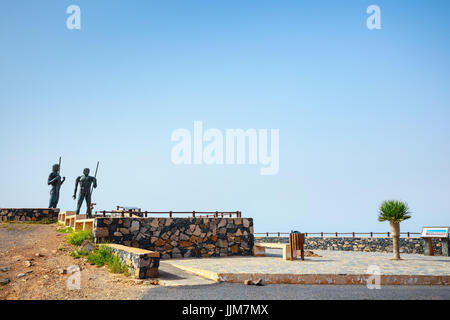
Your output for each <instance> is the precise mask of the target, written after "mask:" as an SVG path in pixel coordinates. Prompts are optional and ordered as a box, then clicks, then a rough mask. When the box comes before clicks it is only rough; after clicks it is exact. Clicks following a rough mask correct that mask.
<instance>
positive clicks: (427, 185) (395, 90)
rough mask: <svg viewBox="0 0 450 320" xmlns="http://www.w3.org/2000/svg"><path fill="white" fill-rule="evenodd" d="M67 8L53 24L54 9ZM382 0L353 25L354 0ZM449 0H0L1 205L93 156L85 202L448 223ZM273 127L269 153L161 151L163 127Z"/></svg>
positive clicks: (338, 224) (267, 219)
mask: <svg viewBox="0 0 450 320" xmlns="http://www.w3.org/2000/svg"><path fill="white" fill-rule="evenodd" d="M72 4H76V5H78V6H80V8H81V30H68V29H67V28H66V19H67V17H68V14H67V13H66V8H67V7H68V6H69V5H72ZM372 4H376V5H378V6H379V7H380V8H381V25H382V29H381V30H368V29H367V27H366V19H367V17H368V15H367V14H366V8H367V7H368V6H369V5H372ZM449 13H450V3H449V2H448V1H433V2H426V1H358V0H353V1H300V0H296V1H287V0H282V1H265V0H264V1H261V0H259V1H253V0H249V1H237V0H227V1H206V0H196V1H100V0H96V1H84V0H83V1H82V0H73V1H62V0H58V1H50V0H49V1H39V2H38V1H20V0H19V1H17V0H15V1H10V0H7V1H5V0H4V1H2V2H1V4H0V41H1V42H0V43H1V50H0V119H1V126H0V130H1V140H0V150H2V151H1V156H0V176H1V177H2V183H1V184H0V206H1V207H45V206H46V205H47V204H48V192H49V188H48V187H47V185H46V179H47V176H48V174H49V173H50V169H51V165H52V164H53V163H55V162H57V159H58V157H59V156H60V155H61V156H62V157H63V167H62V174H63V175H65V176H66V177H67V181H66V184H65V185H63V188H62V191H61V200H60V207H61V208H62V209H63V210H73V209H74V206H75V201H73V200H72V199H71V195H72V193H73V187H74V181H75V178H76V176H77V175H80V174H81V173H82V169H83V168H84V167H90V168H91V169H94V167H95V164H96V161H98V160H99V161H100V162H101V164H100V170H99V176H98V178H99V188H98V189H97V190H96V191H95V193H94V196H93V198H94V201H95V202H96V203H97V204H98V205H97V209H112V208H114V207H115V206H116V205H133V206H138V207H141V208H143V209H146V210H154V211H160V210H161V211H166V210H167V211H168V210H198V211H200V210H208V211H209V210H212V211H215V210H233V211H234V210H240V211H242V212H243V214H244V215H245V216H250V217H253V218H254V219H255V229H256V231H257V232H258V231H259V232H265V231H290V230H291V229H297V230H301V231H307V232H316V231H326V232H334V231H339V232H351V231H361V232H365V231H387V230H388V225H387V223H379V222H378V221H377V219H376V216H377V207H378V205H379V204H380V203H381V202H382V201H383V200H385V199H391V198H395V199H400V200H405V201H407V202H408V203H409V205H410V207H411V210H412V212H413V218H412V219H410V220H409V221H407V222H405V223H404V224H403V226H402V229H403V230H404V231H419V230H420V227H421V226H423V225H448V224H449V220H448V219H449V213H450V201H449V193H450V161H449V159H450V142H449V141H450V139H449V138H450V130H449V120H450V102H449V101H450V84H449V79H450V41H449V40H450V39H449V37H450V34H449V30H450V19H448V15H449ZM194 120H201V121H203V124H204V126H205V127H206V128H218V129H220V130H225V129H227V128H242V129H248V128H256V129H265V128H267V129H270V128H277V129H279V130H280V170H279V173H278V174H277V175H274V176H261V175H260V174H259V166H251V165H244V166H218V165H217V166H207V165H201V166H175V165H174V164H172V162H171V160H170V152H171V149H172V147H173V145H174V144H173V143H172V142H171V141H170V137H171V133H172V132H173V131H174V130H175V129H178V128H186V129H189V130H192V128H193V122H194Z"/></svg>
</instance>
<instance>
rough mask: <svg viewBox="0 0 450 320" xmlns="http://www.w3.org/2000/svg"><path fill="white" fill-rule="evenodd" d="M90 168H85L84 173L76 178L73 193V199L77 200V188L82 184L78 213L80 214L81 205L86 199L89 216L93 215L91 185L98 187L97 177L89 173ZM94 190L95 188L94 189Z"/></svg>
mask: <svg viewBox="0 0 450 320" xmlns="http://www.w3.org/2000/svg"><path fill="white" fill-rule="evenodd" d="M89 172H90V170H89V168H85V169H84V170H83V175H82V176H79V177H78V178H77V179H76V180H75V191H74V193H73V199H74V200H75V199H76V197H77V189H78V184H79V185H80V195H79V196H78V203H77V211H76V214H80V209H81V206H82V205H83V201H86V207H87V218H90V217H91V214H92V213H91V194H92V191H91V186H93V187H94V188H97V178H96V177H91V176H90V175H89ZM92 190H93V189H92Z"/></svg>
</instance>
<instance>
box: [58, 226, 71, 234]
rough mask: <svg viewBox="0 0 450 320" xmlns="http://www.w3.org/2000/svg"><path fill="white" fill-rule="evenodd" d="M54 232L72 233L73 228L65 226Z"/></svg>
mask: <svg viewBox="0 0 450 320" xmlns="http://www.w3.org/2000/svg"><path fill="white" fill-rule="evenodd" d="M56 232H61V233H73V229H72V228H71V227H65V228H61V229H58V230H56Z"/></svg>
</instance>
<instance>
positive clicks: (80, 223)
mask: <svg viewBox="0 0 450 320" xmlns="http://www.w3.org/2000/svg"><path fill="white" fill-rule="evenodd" d="M94 220H95V219H81V220H78V219H76V220H75V227H74V230H75V232H77V231H81V230H83V231H93V230H94Z"/></svg>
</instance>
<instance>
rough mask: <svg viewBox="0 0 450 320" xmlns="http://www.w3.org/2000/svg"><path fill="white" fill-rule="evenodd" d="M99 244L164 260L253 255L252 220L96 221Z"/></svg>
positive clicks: (95, 232)
mask: <svg viewBox="0 0 450 320" xmlns="http://www.w3.org/2000/svg"><path fill="white" fill-rule="evenodd" d="M94 237H95V239H96V241H97V242H99V243H101V242H110V243H117V244H123V245H126V246H132V247H137V248H142V249H147V250H152V251H157V252H160V253H161V258H163V259H168V258H183V257H184V258H188V257H218V256H220V257H223V256H232V255H242V256H246V255H252V253H253V244H254V237H253V219H251V218H97V219H95V223H94Z"/></svg>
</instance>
